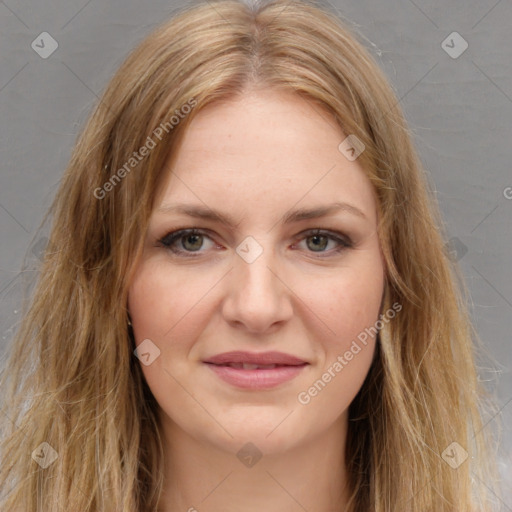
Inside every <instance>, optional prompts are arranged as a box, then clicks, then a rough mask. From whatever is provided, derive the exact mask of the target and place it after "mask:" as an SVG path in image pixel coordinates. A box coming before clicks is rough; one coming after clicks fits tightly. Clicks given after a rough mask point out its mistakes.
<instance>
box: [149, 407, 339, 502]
mask: <svg viewBox="0 0 512 512" xmlns="http://www.w3.org/2000/svg"><path fill="white" fill-rule="evenodd" d="M166 420H167V421H165V420H164V422H163V429H162V430H163V436H164V446H165V448H164V456H165V475H164V490H163V494H162V497H161V501H160V503H159V508H158V510H159V511H162V512H175V511H188V512H197V511H200V512H214V511H219V510H222V511H223V512H261V511H262V510H265V511H266V512H299V511H300V512H303V511H304V510H307V511H308V512H327V511H328V512H344V511H345V510H346V504H347V502H348V492H347V489H346V472H345V464H344V457H345V453H344V447H345V439H346V427H347V416H346V415H344V416H342V418H340V420H339V421H338V422H336V423H334V424H333V425H332V426H331V427H330V429H329V431H327V432H325V431H324V432H323V433H322V435H321V436H319V437H318V438H314V439H310V440H308V441H305V442H303V443H301V444H297V445H296V446H294V447H292V448H289V449H287V450H286V451H283V452H280V453H276V452H277V451H278V450H275V449H274V450H273V451H272V452H271V453H265V450H264V449H262V450H261V451H262V452H264V453H263V454H262V457H261V458H260V459H259V460H258V461H257V462H256V458H257V455H258V452H257V451H256V450H255V449H254V448H250V447H249V448H248V449H247V450H246V452H244V455H240V458H241V459H242V460H240V458H239V457H237V455H236V453H233V452H232V451H227V450H223V449H221V448H219V447H217V446H215V445H212V444H211V443H209V442H206V441H204V442H202V441H198V440H197V439H194V438H192V437H190V436H189V435H188V434H187V433H186V432H184V431H183V430H182V429H180V428H179V427H178V426H177V425H176V424H175V423H173V422H171V421H170V420H169V418H166ZM243 445H244V443H240V448H241V447H242V446H243ZM237 451H238V450H237V449H235V450H234V452H237ZM260 453H261V452H260Z"/></svg>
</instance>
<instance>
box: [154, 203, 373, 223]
mask: <svg viewBox="0 0 512 512" xmlns="http://www.w3.org/2000/svg"><path fill="white" fill-rule="evenodd" d="M157 211H158V212H161V213H166V214H173V213H178V214H184V215H188V216H189V217H195V218H198V219H204V220H213V221H217V222H221V223H223V224H225V225H226V226H229V227H230V228H236V227H237V226H238V224H240V223H238V224H237V223H235V222H234V220H233V219H232V218H231V217H229V216H228V215H226V214H223V213H221V212H218V211H215V210H212V209H211V208H208V207H204V206H196V205H192V204H164V205H162V206H161V207H160V208H158V210H157ZM336 212H346V213H349V214H351V215H354V216H356V217H360V218H362V219H365V220H368V217H367V216H366V215H365V214H364V213H363V211H362V210H360V209H359V208H357V207H356V206H354V205H352V204H349V203H345V202H336V203H332V204H329V205H326V206H318V207H315V208H299V209H297V210H294V211H291V212H288V213H286V214H285V215H284V216H283V224H291V223H293V222H298V221H301V220H306V219H316V218H319V217H325V216H327V215H331V214H333V213H336Z"/></svg>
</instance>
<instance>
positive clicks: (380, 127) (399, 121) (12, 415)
mask: <svg viewBox="0 0 512 512" xmlns="http://www.w3.org/2000/svg"><path fill="white" fill-rule="evenodd" d="M358 37H359V36H358V35H356V33H355V31H352V30H351V29H349V27H348V25H347V24H346V23H345V21H343V20H342V19H340V18H339V17H337V16H335V15H334V13H332V12H329V10H328V9H327V8H322V7H321V6H319V5H316V4H314V3H313V1H312V0H304V1H289V0H275V1H270V2H268V3H266V4H265V3H263V4H255V5H253V6H248V5H246V4H244V3H242V2H239V1H237V0H216V1H214V0H210V1H208V2H202V3H198V4H197V5H196V4H192V5H188V6H186V7H185V8H182V9H181V10H180V11H178V12H176V13H175V15H174V16H173V18H172V19H171V20H170V21H168V22H166V23H165V24H163V25H162V26H161V27H159V28H158V29H157V30H156V31H155V32H154V33H152V34H151V35H150V36H149V37H148V38H147V39H146V40H144V41H143V42H142V43H141V44H140V45H139V46H138V48H136V49H135V50H134V51H133V52H132V53H131V54H130V56H129V57H128V58H127V60H126V61H125V62H124V64H123V65H122V66H121V68H120V69H119V70H118V72H117V73H116V74H115V76H114V77H113V79H112V80H111V82H110V83H109V84H108V87H107V88H106V90H105V92H104V94H103V96H102V98H101V101H100V102H99V103H98V105H97V106H96V108H95V110H94V112H93V114H92V116H91V117H90V119H89V121H88V123H87V125H86V126H85V128H84V130H83V132H82V134H81V135H80V137H79V139H78V140H77V143H76V146H75V148H74V151H73V154H72V157H71V159H70V162H69V165H68V168H67V170H66V172H65V175H64V177H63V180H62V182H61V184H60V188H59V190H58V193H57V194H56V197H55V200H54V203H53V205H52V208H51V210H50V212H49V215H50V216H51V218H52V228H51V233H50V236H49V245H48V248H47V250H46V253H45V256H44V261H43V262H42V264H41V266H40V268H39V280H38V282H37V287H36V288H35V290H34V292H33V298H32V301H31V303H30V307H29V308H27V311H26V313H25V315H24V317H23V321H22V322H21V325H20V328H19V329H18V331H17V333H16V335H15V337H14V340H13V343H12V346H11V347H10V353H9V359H8V361H7V362H6V364H5V369H4V372H3V375H2V395H3V401H4V403H3V410H4V412H5V414H4V415H2V416H3V418H2V421H3V423H2V426H3V429H2V431H3V432H2V436H3V438H2V442H1V445H0V449H1V455H2V464H1V466H0V492H1V500H0V509H1V510H23V511H25V512H36V511H42V510H51V511H52V512H57V511H61V510H62V511H68V510H73V511H75V510H76V511H80V512H93V511H105V512H106V511H108V512H112V511H139V512H142V511H155V510H156V508H157V503H158V500H159V496H160V493H161V491H162V487H163V476H162V475H163V461H162V438H161V435H160V433H159V425H158V421H157V416H156V406H157V404H156V402H155V400H154V397H153V396H152V394H151V392H150V390H149V388H148V386H147V384H146V382H145V380H144V378H143V375H142V372H141V369H140V364H139V361H138V360H137V359H136V358H135V356H134V355H133V350H134V348H135V346H134V340H133V337H132V336H131V333H130V331H129V328H128V327H127V311H126V300H127V289H128V286H129V283H130V280H131V276H132V272H133V270H134V268H135V265H136V262H137V261H138V258H139V257H140V254H141V249H142V242H143V239H144V234H145V230H146V227H147V224H148V219H149V216H150V214H151V211H152V208H153V205H154V202H155V198H156V197H157V194H158V190H159V187H161V184H162V182H163V181H162V180H163V179H164V178H165V176H164V174H163V168H164V163H165V162H166V161H168V158H170V157H172V155H173V154H175V152H176V150H177V149H178V147H179V141H180V137H181V136H182V135H183V133H185V130H186V128H187V126H188V125H189V123H190V122H191V120H192V119H193V118H194V116H195V115H196V114H197V112H199V111H200V110H201V109H202V108H204V107H205V106H206V105H208V104H210V103H212V102H214V101H217V100H221V99H227V98H230V97H235V96H238V95H243V94H244V91H246V90H247V87H250V86H251V87H255V86H256V87H261V88H262V89H265V88H279V89H281V90H287V91H290V92H292V93H295V94H300V95H302V96H304V97H305V98H307V99H309V100H311V101H312V102H314V104H317V105H318V106H322V107H324V108H326V109H327V110H328V112H330V113H332V120H333V121H335V122H337V123H338V124H339V126H340V127H341V128H342V129H343V132H344V133H345V134H352V135H355V136H357V138H358V139H360V141H362V142H363V143H364V145H365V151H364V152H363V153H362V154H361V155H360V156H359V162H360V163H361V165H362V166H363V168H364V169H365V171H366V173H367V175H368V178H369V179H370V180H371V182H372V184H373V186H374V188H375V192H376V196H377V199H378V211H379V219H380V221H379V226H378V229H379V236H380V240H381V244H382V250H383V255H384V257H385V264H386V270H387V286H386V295H385V303H384V309H388V308H389V305H390V304H393V303H395V302H397V303H399V304H401V306H402V310H401V312H400V314H399V315H397V316H396V317H395V318H394V319H393V321H391V322H389V323H388V324H387V325H386V326H385V327H384V328H383V329H382V331H381V332H380V334H379V343H378V344H377V348H376V354H375V359H374V362H373V364H372V367H371V368H370V372H369V374H368V376H367V378H366V380H365V382H364V384H363V386H362V388H361V390H360V391H359V393H358V395H357V396H356V398H355V399H354V401H353V402H352V404H351V405H350V409H349V432H348V439H347V452H346V464H347V471H348V474H349V478H350V481H349V484H350V490H351V493H352V494H351V501H350V507H349V509H350V510H351V511H354V512H356V511H357V512H370V511H374V512H384V511H386V512H390V511H393V512H426V511H432V512H434V511H435V512H448V511H452V512H454V511H457V512H464V511H470V510H471V511H475V510H482V509H486V510H489V509H490V503H491V500H490V496H489V494H490V493H489V491H488V488H491V487H492V486H493V485H494V481H495V480H496V479H497V471H496V468H495V465H494V461H493V456H494V451H493V450H494V449H495V446H494V445H493V443H492V438H491V435H490V434H491V432H490V429H489V428H486V425H485V421H486V418H485V416H484V415H485V414H486V413H487V412H488V411H490V414H492V413H493V411H494V409H493V407H495V406H494V405H493V400H492V399H493V397H491V396H490V395H489V393H488V392H487V391H486V390H485V388H484V387H483V384H481V383H480V382H479V381H478V379H477V371H476V370H477V367H476V364H477V356H478V355H480V356H482V355H483V354H484V352H485V351H484V347H482V346H481V342H480V341H479V340H478V336H477V335H476V332H475V330H474V328H473V327H472V326H471V323H470V320H469V314H468V307H467V303H468V298H467V291H466V289H465V287H464V283H463V280H462V279H461V277H460V271H459V270H458V269H457V267H456V266H455V264H454V263H453V262H451V261H450V258H449V255H448V252H447V250H446V249H445V245H444V228H443V224H442V220H441V216H440V214H439V212H438V207H437V205H436V202H435V198H434V197H433V194H432V192H431V191H430V188H429V185H428V182H427V180H426V178H425V175H424V172H423V170H422V167H421V163H420V161H419V159H418V157H417V155H416V152H415V149H414V147H413V145H412V142H411V134H410V131H409V129H408V128H407V126H406V122H405V120H404V116H403V114H402V112H401V109H400V106H399V102H398V99H397V97H396V94H395V93H394V92H393V90H392V89H391V87H390V86H389V84H388V83H387V80H386V78H385V76H384V75H383V73H382V72H381V71H380V69H379V67H378V65H377V64H376V63H375V62H374V60H373V59H372V57H371V56H370V54H369V53H368V52H367V50H366V49H365V48H364V45H363V44H362V43H361V42H359V41H358ZM185 105H188V106H189V107H188V108H185ZM324 115H325V114H324ZM171 119H172V121H171ZM158 127H160V130H159V131H155V130H157V128H158ZM157 134H159V136H158V135H157ZM148 137H149V138H150V139H151V140H152V141H153V143H154V145H153V144H151V143H150V142H149V139H148ZM144 145H145V146H146V147H149V150H148V151H147V152H144V153H145V155H144V156H142V151H141V148H142V147H143V146H144ZM134 153H136V154H137V155H138V156H136V157H135V156H134ZM132 158H136V160H137V161H136V162H135V161H134V160H131V159H132ZM134 162H135V163H134ZM121 169H124V172H123V171H121ZM114 176H115V177H114ZM107 183H109V185H108V184H107ZM479 352H481V353H480V354H479ZM42 443H48V445H42ZM452 443H457V445H454V444H452ZM50 448H51V449H53V450H55V453H54V452H53V451H50ZM461 449H462V451H461ZM33 450H39V451H40V456H42V455H45V454H46V455H45V457H46V458H48V457H50V456H51V455H55V454H56V455H57V458H56V460H55V461H54V462H53V463H51V464H49V465H48V466H47V467H45V468H43V467H42V466H41V465H40V464H37V463H36V461H35V458H34V457H32V456H31V454H32V452H33ZM446 450H448V451H446ZM465 452H467V454H468V458H467V459H466V460H465V461H464V462H462V463H461V464H460V465H458V467H457V468H454V467H452V465H451V464H449V463H448V460H449V459H450V458H451V459H450V460H454V457H455V458H457V460H459V462H460V461H462V459H463V458H464V457H463V455H464V453H465ZM447 454H448V456H447ZM36 455H37V453H36ZM340 484H341V483H340Z"/></svg>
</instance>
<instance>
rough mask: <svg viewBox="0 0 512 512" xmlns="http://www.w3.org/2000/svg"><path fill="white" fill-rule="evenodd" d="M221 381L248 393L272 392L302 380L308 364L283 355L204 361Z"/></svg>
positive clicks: (247, 355)
mask: <svg viewBox="0 0 512 512" xmlns="http://www.w3.org/2000/svg"><path fill="white" fill-rule="evenodd" d="M203 363H204V364H205V365H206V366H208V367H209V368H210V369H211V370H212V371H213V372H214V373H215V374H216V375H217V377H219V378H220V379H221V380H223V381H224V382H227V383H228V384H230V385H231V386H234V387H237V388H244V389H253V390H257V389H269V388H273V387H276V386H279V385H280V384H284V383H285V382H287V381H290V380H291V379H293V378H294V377H296V376H298V375H299V374H300V373H301V372H302V371H303V370H304V369H305V367H306V366H308V365H309V363H308V362H306V361H304V360H302V359H300V358H298V357H295V356H292V355H289V354H284V353H281V352H264V353H251V352H226V353H224V354H219V355H217V356H214V357H212V358H209V359H207V360H206V361H203Z"/></svg>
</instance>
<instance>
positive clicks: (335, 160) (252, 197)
mask: <svg viewBox="0 0 512 512" xmlns="http://www.w3.org/2000/svg"><path fill="white" fill-rule="evenodd" d="M345 138H346V135H345V134H344V133H343V131H342V130H341V128H340V127H339V126H338V125H337V123H336V122H335V119H334V117H333V116H332V115H330V113H329V112H327V111H326V110H325V109H322V108H321V107H320V106H318V105H317V104H316V103H313V102H310V101H308V100H306V99H304V98H303V97H301V96H299V95H297V94H294V93H291V92H282V91H274V90H265V91H253V92H250V93H248V94H247V95H243V96H241V97H237V98H236V99H231V100H229V101H224V102H217V103H214V104H211V105H209V106H207V107H206V108H204V109H203V110H201V111H199V112H198V113H197V115H196V117H195V118H194V119H193V120H192V122H191V123H190V125H189V126H188V128H187V131H186V133H185V134H184V135H183V138H182V140H181V144H180V146H179V147H178V148H177V153H176V154H175V155H174V156H173V159H172V164H170V163H169V165H168V166H167V167H166V169H165V172H166V173H167V179H166V180H165V183H164V186H163V188H162V190H161V191H160V195H159V201H157V206H161V205H162V204H170V203H172V202H174V201H175V200H178V199H179V200H180V201H182V200H189V201H194V203H196V204H197V203H198V202H203V203H204V205H205V206H207V207H211V208H216V209H217V207H219V206H225V207H226V208H228V207H229V208H242V209H245V210H246V209H247V208H248V207H249V205H253V206H258V205H259V207H260V210H264V209H275V207H276V206H277V205H278V204H281V206H282V207H286V206H287V205H291V204H293V203H297V202H298V201H300V203H301V204H300V205H299V206H304V207H305V206H311V205H313V204H314V205H315V206H317V205H318V204H319V202H321V203H326V202H329V201H343V200H346V201H347V202H348V201H349V200H351V201H352V202H354V201H358V202H359V205H360V207H361V209H364V210H366V212H367V213H368V215H369V216H370V217H371V216H373V214H374V210H375V205H374V196H373V188H372V185H371V183H370V182H369V180H368V178H367V177H366V175H365V173H364V170H363V169H362V167H361V166H360V165H359V163H358V162H357V160H355V161H349V160H348V159H347V158H346V156H344V154H343V153H342V152H341V151H340V150H339V149H338V147H339V145H340V143H341V142H342V141H343V140H344V139H345Z"/></svg>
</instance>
